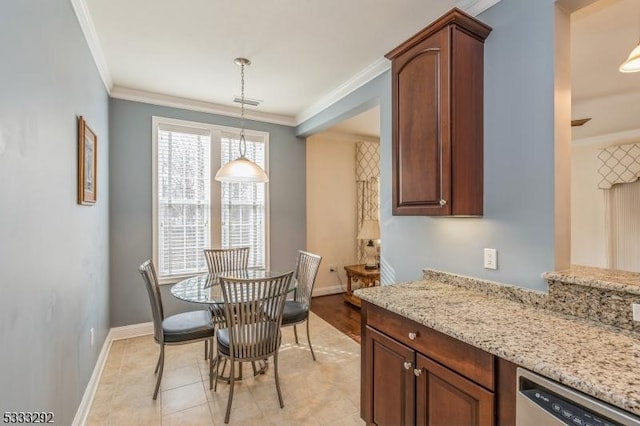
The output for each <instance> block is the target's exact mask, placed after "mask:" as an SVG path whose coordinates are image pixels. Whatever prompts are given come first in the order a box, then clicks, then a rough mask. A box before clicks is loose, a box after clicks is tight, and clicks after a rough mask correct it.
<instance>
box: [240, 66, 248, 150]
mask: <svg viewBox="0 0 640 426" xmlns="http://www.w3.org/2000/svg"><path fill="white" fill-rule="evenodd" d="M244 66H245V64H244V63H242V64H241V65H240V147H239V148H240V158H245V156H244V155H245V154H246V153H247V141H246V140H245V138H244Z"/></svg>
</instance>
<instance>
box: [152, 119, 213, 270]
mask: <svg viewBox="0 0 640 426" xmlns="http://www.w3.org/2000/svg"><path fill="white" fill-rule="evenodd" d="M157 156H158V159H157V162H158V163H157V164H158V176H157V182H158V186H157V190H158V194H157V200H158V213H157V215H158V216H157V220H158V259H157V263H158V273H159V275H160V276H171V275H185V274H192V273H197V272H201V271H205V270H206V263H205V259H204V256H203V250H204V249H205V248H209V247H211V230H210V221H211V134H210V132H209V131H206V130H200V129H191V128H180V127H177V126H159V127H158V147H157Z"/></svg>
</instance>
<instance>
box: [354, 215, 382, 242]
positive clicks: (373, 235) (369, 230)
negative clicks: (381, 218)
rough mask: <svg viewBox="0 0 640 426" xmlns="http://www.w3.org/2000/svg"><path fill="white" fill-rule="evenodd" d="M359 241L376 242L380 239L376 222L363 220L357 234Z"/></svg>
mask: <svg viewBox="0 0 640 426" xmlns="http://www.w3.org/2000/svg"><path fill="white" fill-rule="evenodd" d="M358 239H359V240H378V239H380V224H379V223H378V221H377V220H370V219H368V220H365V221H364V222H362V227H361V228H360V232H359V233H358Z"/></svg>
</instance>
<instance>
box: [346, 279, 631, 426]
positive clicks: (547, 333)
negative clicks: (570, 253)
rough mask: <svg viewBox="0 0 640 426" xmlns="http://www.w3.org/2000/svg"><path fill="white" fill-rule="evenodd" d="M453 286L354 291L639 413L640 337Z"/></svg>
mask: <svg viewBox="0 0 640 426" xmlns="http://www.w3.org/2000/svg"><path fill="white" fill-rule="evenodd" d="M457 281H459V280H457ZM459 284H460V283H459V282H458V283H457V284H447V283H443V282H441V281H439V280H436V279H426V280H424V281H415V282H410V283H404V284H396V285H391V286H382V287H371V288H366V289H360V290H357V291H356V292H355V294H356V295H357V296H359V297H361V298H362V299H364V300H366V301H368V302H371V303H373V304H375V305H378V306H381V307H383V308H385V309H388V310H390V311H392V312H395V313H397V314H400V315H402V316H404V317H407V318H409V319H411V320H414V321H416V322H418V323H421V324H424V325H426V326H428V327H431V328H433V329H435V330H438V331H441V332H443V333H445V334H448V335H450V336H452V337H455V338H457V339H459V340H461V341H463V342H466V343H469V344H471V345H474V346H476V347H478V348H481V349H484V350H485V351H487V352H490V353H492V354H494V355H496V356H499V357H502V358H504V359H507V360H509V361H512V362H514V363H516V364H518V365H520V366H522V367H524V368H527V369H529V370H531V371H534V372H537V373H539V374H542V375H543V376H546V377H548V378H550V379H553V380H556V381H558V382H560V383H564V384H566V385H568V386H570V387H573V388H575V389H578V390H580V391H582V392H584V393H587V394H589V395H592V396H594V397H596V398H599V399H601V400H603V401H606V402H608V403H611V404H613V405H616V406H618V407H621V408H623V409H625V410H628V411H630V412H632V413H635V414H636V415H640V335H638V334H636V333H633V332H629V331H625V330H620V329H617V328H614V327H610V326H607V325H600V324H597V323H594V322H592V321H588V320H584V319H580V318H575V317H571V316H569V315H566V314H563V313H559V312H554V311H550V310H547V309H541V308H540V307H535V306H532V305H529V304H527V303H521V302H518V301H513V300H510V299H509V298H508V297H497V294H496V293H494V292H492V291H478V290H477V289H472V288H469V287H465V286H464V283H463V285H459ZM506 292H507V293H510V292H513V291H506ZM516 293H517V292H516Z"/></svg>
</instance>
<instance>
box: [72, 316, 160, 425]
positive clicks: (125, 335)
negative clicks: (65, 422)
mask: <svg viewBox="0 0 640 426" xmlns="http://www.w3.org/2000/svg"><path fill="white" fill-rule="evenodd" d="M149 334H153V323H152V322H144V323H141V324H132V325H126V326H124V327H114V328H112V329H110V330H109V332H108V333H107V337H106V338H105V339H104V344H103V345H102V349H101V350H100V355H98V360H97V361H96V365H95V367H93V373H91V378H90V379H89V383H87V387H86V388H85V390H84V395H82V400H81V401H80V406H79V407H78V411H76V415H75V417H74V418H73V423H71V424H72V426H83V425H84V424H86V423H87V417H89V412H90V411H91V405H92V404H93V398H95V396H96V391H97V390H98V384H99V383H100V378H101V377H102V372H103V371H104V366H105V364H106V363H107V357H108V356H109V352H110V351H111V344H112V343H113V341H114V340H122V339H129V338H131V337H138V336H147V335H149Z"/></svg>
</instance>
